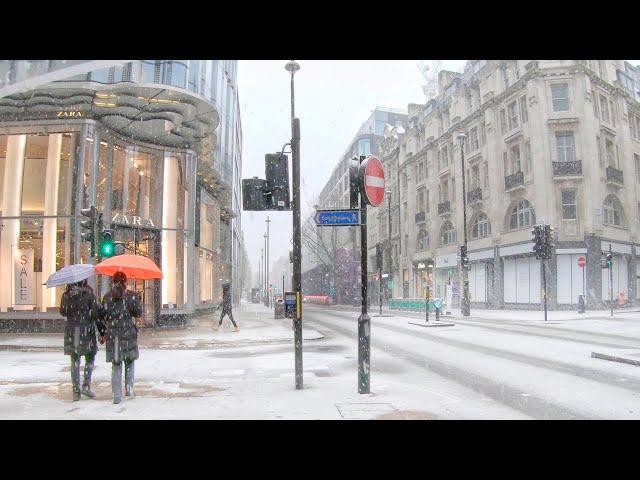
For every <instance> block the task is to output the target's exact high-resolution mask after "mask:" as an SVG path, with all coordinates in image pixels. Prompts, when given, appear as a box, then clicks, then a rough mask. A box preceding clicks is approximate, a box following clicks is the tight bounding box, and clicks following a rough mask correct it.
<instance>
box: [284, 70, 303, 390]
mask: <svg viewBox="0 0 640 480" xmlns="http://www.w3.org/2000/svg"><path fill="white" fill-rule="evenodd" d="M285 69H286V70H287V72H289V73H290V74H291V183H292V190H293V285H292V287H293V291H294V292H295V294H296V315H295V319H294V322H293V331H294V333H293V338H294V342H293V343H294V352H295V377H296V390H300V389H302V238H301V237H302V235H301V233H302V229H301V226H300V119H299V118H295V106H294V87H293V76H294V75H295V73H296V72H297V71H298V70H300V65H298V63H297V62H296V61H295V60H291V61H290V62H288V63H287V64H286V66H285Z"/></svg>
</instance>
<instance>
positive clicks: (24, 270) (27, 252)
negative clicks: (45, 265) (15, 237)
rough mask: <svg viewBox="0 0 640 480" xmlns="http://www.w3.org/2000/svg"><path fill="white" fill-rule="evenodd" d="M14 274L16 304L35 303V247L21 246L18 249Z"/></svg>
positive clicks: (14, 263)
mask: <svg viewBox="0 0 640 480" xmlns="http://www.w3.org/2000/svg"><path fill="white" fill-rule="evenodd" d="M13 274H14V290H13V291H14V293H13V294H14V304H15V305H35V304H36V301H35V296H34V293H35V289H36V285H35V282H36V279H35V273H34V271H33V249H32V248H21V249H18V250H16V255H15V257H14V262H13Z"/></svg>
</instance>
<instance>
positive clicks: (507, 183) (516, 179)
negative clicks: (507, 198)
mask: <svg viewBox="0 0 640 480" xmlns="http://www.w3.org/2000/svg"><path fill="white" fill-rule="evenodd" d="M519 185H524V173H522V172H516V173H514V174H513V175H507V176H506V177H504V189H505V190H510V189H512V188H515V187H517V186H519Z"/></svg>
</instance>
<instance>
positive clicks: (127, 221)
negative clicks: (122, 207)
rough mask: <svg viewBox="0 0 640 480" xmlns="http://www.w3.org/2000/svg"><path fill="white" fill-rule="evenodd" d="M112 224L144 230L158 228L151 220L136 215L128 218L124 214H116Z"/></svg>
mask: <svg viewBox="0 0 640 480" xmlns="http://www.w3.org/2000/svg"><path fill="white" fill-rule="evenodd" d="M111 223H118V224H120V225H132V226H137V227H144V228H149V227H150V228H156V226H155V224H154V223H153V220H151V219H150V218H142V217H138V216H136V215H131V216H127V215H124V214H122V213H117V212H116V213H114V214H113V218H112V219H111Z"/></svg>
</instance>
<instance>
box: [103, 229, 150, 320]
mask: <svg viewBox="0 0 640 480" xmlns="http://www.w3.org/2000/svg"><path fill="white" fill-rule="evenodd" d="M113 228H114V229H115V237H116V241H118V242H123V243H124V249H125V251H124V253H126V254H129V255H143V256H145V257H149V258H150V259H151V260H153V261H154V262H155V263H156V265H158V266H160V262H161V258H160V239H161V235H160V231H159V230H152V229H146V228H138V227H128V226H124V225H113ZM160 282H161V280H134V279H130V280H128V282H127V288H128V289H130V290H133V291H135V292H137V293H138V295H139V296H140V301H141V302H142V307H143V314H142V317H141V320H142V322H143V323H144V325H145V326H151V325H155V324H156V322H157V319H158V317H159V315H160V307H161V298H160V295H161V286H160Z"/></svg>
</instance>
